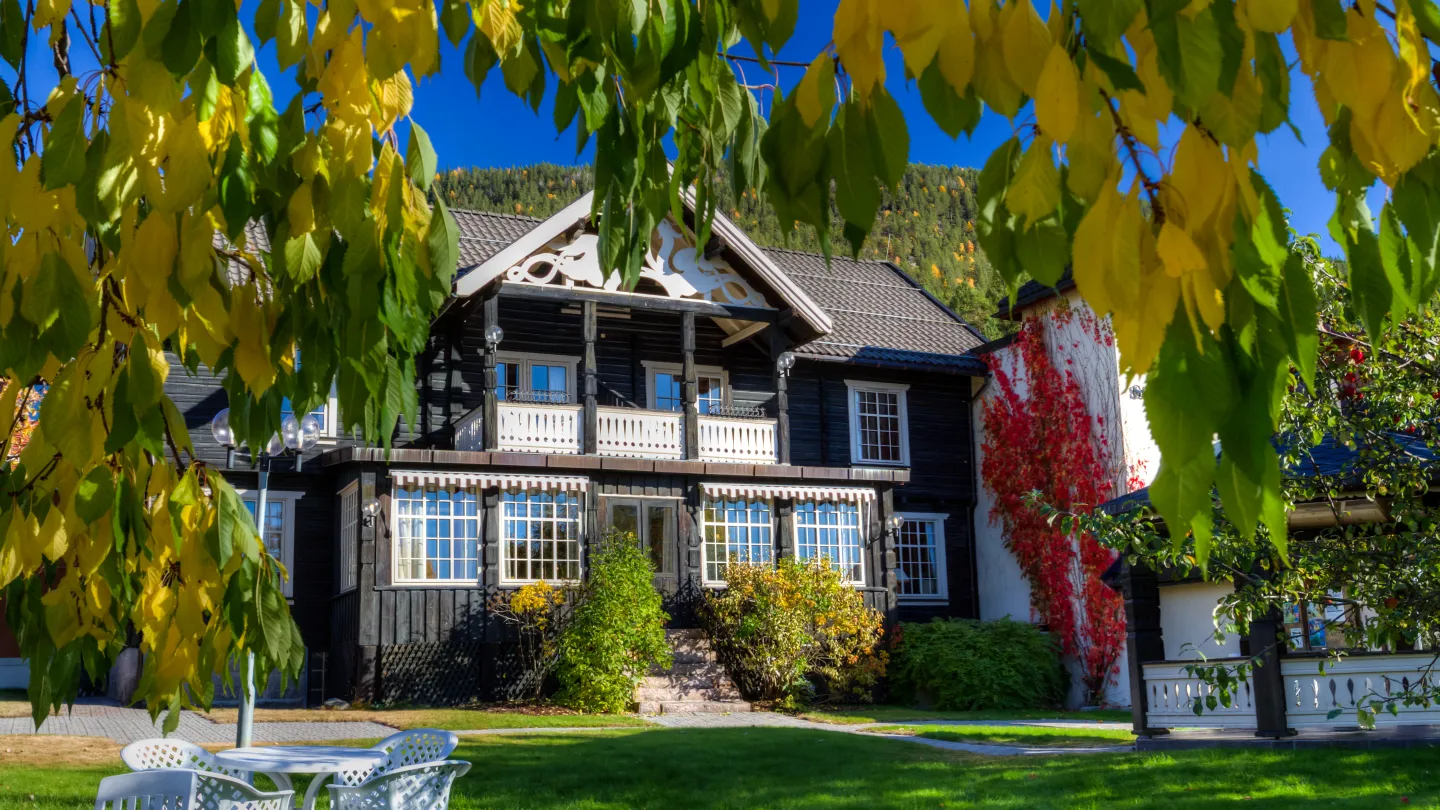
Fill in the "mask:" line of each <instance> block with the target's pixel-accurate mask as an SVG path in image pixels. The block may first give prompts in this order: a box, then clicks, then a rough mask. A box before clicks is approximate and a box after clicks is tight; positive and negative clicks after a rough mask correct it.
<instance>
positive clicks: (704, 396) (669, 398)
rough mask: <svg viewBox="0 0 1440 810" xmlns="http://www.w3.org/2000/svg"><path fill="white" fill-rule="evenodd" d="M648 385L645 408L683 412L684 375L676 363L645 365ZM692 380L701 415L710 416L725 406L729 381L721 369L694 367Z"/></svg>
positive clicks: (682, 369) (648, 363) (647, 363)
mask: <svg viewBox="0 0 1440 810" xmlns="http://www.w3.org/2000/svg"><path fill="white" fill-rule="evenodd" d="M645 368H646V371H647V372H648V373H647V376H648V378H649V379H648V382H649V397H648V400H649V401H648V403H647V406H648V407H649V408H650V409H651V410H654V411H683V410H685V373H684V368H683V367H682V366H680V365H679V364H677V363H650V362H646V363H645ZM695 381H696V382H697V383H698V386H697V387H698V389H699V392H700V394H699V398H698V399H697V400H696V406H697V408H698V409H699V411H700V413H713V412H715V411H717V410H719V409H720V408H722V407H724V405H725V404H726V400H727V399H728V398H729V393H728V388H729V386H728V385H727V382H728V378H727V375H726V374H725V371H724V370H723V369H720V368H717V367H715V366H697V367H696V368H695Z"/></svg>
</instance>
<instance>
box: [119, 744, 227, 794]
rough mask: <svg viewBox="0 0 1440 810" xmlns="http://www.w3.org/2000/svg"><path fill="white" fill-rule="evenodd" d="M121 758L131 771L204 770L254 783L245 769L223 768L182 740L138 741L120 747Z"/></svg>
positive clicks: (200, 749)
mask: <svg viewBox="0 0 1440 810" xmlns="http://www.w3.org/2000/svg"><path fill="white" fill-rule="evenodd" d="M120 759H121V761H123V762H124V763H125V764H126V765H128V766H130V770H132V771H169V770H177V771H203V772H205V773H219V774H224V775H225V776H233V777H234V778H236V779H239V780H240V781H242V782H245V783H247V784H253V783H254V780H253V779H251V777H250V773H249V772H248V771H242V770H237V769H235V768H226V767H224V766H222V765H220V764H219V763H217V762H216V761H215V755H214V754H212V753H210V752H209V751H206V750H205V749H204V748H201V747H200V746H198V745H196V744H195V743H190V742H185V741H184V740H140V741H138V742H133V743H130V744H129V745H127V746H125V747H124V748H122V749H120Z"/></svg>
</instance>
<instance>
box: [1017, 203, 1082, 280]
mask: <svg viewBox="0 0 1440 810" xmlns="http://www.w3.org/2000/svg"><path fill="white" fill-rule="evenodd" d="M1015 257H1016V258H1017V259H1019V260H1020V266H1021V267H1022V268H1024V269H1025V272H1026V273H1028V274H1029V275H1030V277H1031V278H1033V279H1035V280H1036V281H1038V282H1040V283H1041V284H1044V285H1045V286H1047V287H1053V286H1055V285H1056V284H1057V283H1059V281H1060V276H1061V275H1063V274H1064V272H1065V267H1066V265H1067V264H1068V263H1069V261H1070V234H1068V233H1066V231H1065V226H1064V225H1063V224H1061V222H1060V217H1059V216H1055V215H1051V216H1048V217H1046V218H1045V219H1042V220H1040V221H1039V222H1036V223H1035V224H1034V225H1032V226H1031V227H1029V228H1027V229H1026V230H1025V232H1024V233H1022V234H1019V235H1018V237H1017V238H1016V240H1015Z"/></svg>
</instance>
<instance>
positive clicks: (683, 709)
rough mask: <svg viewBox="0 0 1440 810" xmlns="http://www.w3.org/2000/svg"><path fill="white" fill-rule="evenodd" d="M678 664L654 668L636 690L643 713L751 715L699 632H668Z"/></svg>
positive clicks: (637, 701) (636, 699)
mask: <svg viewBox="0 0 1440 810" xmlns="http://www.w3.org/2000/svg"><path fill="white" fill-rule="evenodd" d="M665 640H666V641H667V642H669V644H670V649H671V651H672V652H673V654H674V659H675V663H674V665H673V666H672V667H671V668H670V669H669V671H666V670H663V669H659V668H656V669H652V670H651V671H650V674H649V675H648V676H646V678H645V680H643V681H641V682H640V686H639V687H638V688H637V689H636V690H635V702H636V703H639V704H640V713H641V714H687V713H690V714H698V713H705V714H725V713H728V712H748V711H750V704H749V703H747V702H745V701H744V700H742V699H741V698H740V691H739V690H738V689H736V688H735V684H734V683H732V682H731V680H730V676H729V675H727V674H725V668H724V667H722V666H720V662H719V661H717V660H716V658H715V652H714V651H713V650H711V649H710V642H709V640H708V639H706V638H705V634H704V633H703V632H701V631H700V630H666V631H665Z"/></svg>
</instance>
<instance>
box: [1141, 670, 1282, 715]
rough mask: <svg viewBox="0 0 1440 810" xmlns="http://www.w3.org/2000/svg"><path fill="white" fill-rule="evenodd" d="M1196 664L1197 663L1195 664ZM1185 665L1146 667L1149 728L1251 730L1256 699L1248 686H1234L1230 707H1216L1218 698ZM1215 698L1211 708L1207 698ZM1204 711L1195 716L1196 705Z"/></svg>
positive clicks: (1245, 684)
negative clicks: (1181, 727)
mask: <svg viewBox="0 0 1440 810" xmlns="http://www.w3.org/2000/svg"><path fill="white" fill-rule="evenodd" d="M1196 663H1199V662H1196ZM1185 666H1186V665H1185V663H1179V662H1175V661H1162V662H1157V663H1153V664H1145V665H1144V667H1143V670H1142V671H1143V672H1144V677H1145V699H1146V712H1145V721H1146V723H1147V724H1148V725H1149V726H1150V727H1151V728H1175V727H1177V726H1190V727H1196V728H1254V727H1255V695H1254V692H1253V691H1252V689H1251V685H1250V683H1249V682H1248V681H1247V682H1245V683H1241V684H1237V685H1236V687H1235V689H1234V690H1233V691H1232V693H1231V700H1230V704H1231V705H1229V706H1222V705H1220V704H1219V699H1220V695H1219V693H1218V691H1216V690H1215V689H1214V688H1213V687H1211V686H1210V685H1209V684H1207V683H1205V682H1204V681H1201V680H1200V679H1199V678H1196V677H1194V676H1193V675H1191V674H1190V673H1188V672H1186V671H1185ZM1212 694H1213V695H1214V696H1215V700H1216V705H1215V707H1214V708H1211V707H1210V706H1209V705H1208V700H1207V699H1208V698H1209V697H1210V696H1211V695H1212ZM1197 700H1198V701H1201V705H1202V707H1203V709H1204V711H1202V712H1201V713H1200V714H1198V715H1197V714H1195V701H1197Z"/></svg>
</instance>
